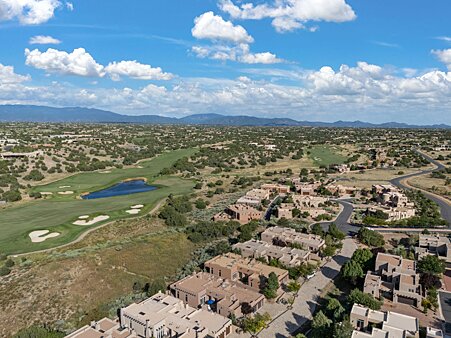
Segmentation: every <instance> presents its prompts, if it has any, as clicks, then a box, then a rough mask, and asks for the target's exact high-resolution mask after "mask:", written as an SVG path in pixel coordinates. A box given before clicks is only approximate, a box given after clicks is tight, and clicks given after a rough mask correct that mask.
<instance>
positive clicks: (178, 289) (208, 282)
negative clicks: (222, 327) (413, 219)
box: [170, 272, 265, 318]
mask: <svg viewBox="0 0 451 338" xmlns="http://www.w3.org/2000/svg"><path fill="white" fill-rule="evenodd" d="M170 290H171V293H172V295H173V296H175V297H177V298H178V299H181V300H182V301H184V302H185V303H187V304H188V305H189V306H192V307H195V308H199V307H208V308H210V309H212V310H213V311H215V312H216V313H218V314H220V315H222V316H225V317H229V316H230V315H234V316H235V317H236V318H240V317H241V316H242V315H243V314H247V312H248V311H249V309H250V311H251V312H256V311H258V310H259V309H260V308H261V307H262V306H263V304H264V301H265V297H264V296H263V295H262V294H260V293H258V292H256V291H255V290H253V289H251V288H250V287H248V286H246V285H245V284H243V283H241V282H232V281H230V280H227V279H224V278H220V277H217V276H215V275H212V274H210V273H207V272H198V273H195V274H193V275H191V276H188V277H185V278H183V279H182V280H180V281H178V282H175V283H173V284H172V285H171V286H170ZM243 308H246V310H244V313H243Z"/></svg>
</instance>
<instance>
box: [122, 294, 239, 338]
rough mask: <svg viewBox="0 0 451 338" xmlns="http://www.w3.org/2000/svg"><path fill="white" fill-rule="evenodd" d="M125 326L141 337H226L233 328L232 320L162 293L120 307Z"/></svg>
mask: <svg viewBox="0 0 451 338" xmlns="http://www.w3.org/2000/svg"><path fill="white" fill-rule="evenodd" d="M119 318H120V325H121V327H122V328H124V329H127V330H129V331H133V332H135V333H136V335H137V336H138V337H144V338H148V337H155V338H163V337H177V338H178V337H186V338H188V337H199V338H202V337H214V338H225V337H227V336H228V335H229V334H230V333H231V331H232V328H231V326H232V322H231V320H230V319H228V318H226V317H223V316H221V315H218V314H216V313H213V312H210V311H206V310H202V309H195V308H193V307H191V306H189V305H188V304H185V303H184V302H183V301H181V300H180V299H177V298H175V297H173V296H170V295H165V294H163V293H161V292H159V293H157V294H156V295H154V296H152V297H150V298H148V299H146V300H144V301H142V302H141V303H138V304H136V303H135V304H131V305H129V306H127V307H125V308H122V309H121V310H120V317H119Z"/></svg>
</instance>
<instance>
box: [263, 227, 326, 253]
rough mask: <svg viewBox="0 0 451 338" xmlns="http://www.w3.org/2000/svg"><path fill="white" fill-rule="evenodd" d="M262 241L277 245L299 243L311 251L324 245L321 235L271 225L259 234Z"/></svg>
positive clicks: (315, 250) (316, 250) (317, 249)
mask: <svg viewBox="0 0 451 338" xmlns="http://www.w3.org/2000/svg"><path fill="white" fill-rule="evenodd" d="M261 239H262V241H264V242H266V243H270V244H275V245H279V246H289V245H290V244H298V245H301V246H302V247H303V248H304V249H305V250H309V251H312V252H318V251H319V250H321V248H323V247H324V246H325V245H326V242H325V241H324V239H322V238H321V236H317V235H312V234H304V233H301V232H296V230H295V229H292V228H284V227H279V226H275V227H271V228H267V229H266V230H265V231H264V232H263V233H262V234H261Z"/></svg>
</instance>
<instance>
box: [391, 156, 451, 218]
mask: <svg viewBox="0 0 451 338" xmlns="http://www.w3.org/2000/svg"><path fill="white" fill-rule="evenodd" d="M416 152H417V153H418V154H420V155H421V156H423V157H424V158H425V159H426V160H428V161H429V162H430V163H432V164H434V165H435V166H436V168H434V169H426V170H422V171H420V172H417V173H413V174H409V175H404V176H400V177H396V178H394V179H392V180H390V183H391V184H393V185H395V186H397V187H398V188H401V189H405V190H412V189H415V188H412V187H410V186H408V185H406V184H404V183H403V181H404V180H406V179H409V178H412V177H416V176H421V175H424V174H430V173H432V172H434V171H438V170H441V169H444V168H445V166H444V165H443V164H441V163H440V162H438V161H436V160H434V159H433V158H431V157H430V156H428V155H425V154H423V153H421V152H419V151H418V150H416ZM422 192H423V194H424V195H425V196H426V197H427V198H428V199H430V200H431V201H434V202H435V203H437V204H438V206H439V207H440V213H441V215H442V217H443V219H445V220H446V221H447V222H448V226H451V205H450V203H449V202H447V201H446V200H444V199H442V198H440V197H438V196H437V195H434V194H431V193H429V192H426V191H424V190H422Z"/></svg>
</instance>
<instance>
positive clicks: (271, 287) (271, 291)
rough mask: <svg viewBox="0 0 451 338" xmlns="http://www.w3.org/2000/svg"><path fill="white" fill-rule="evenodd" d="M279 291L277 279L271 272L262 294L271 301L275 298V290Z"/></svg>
mask: <svg viewBox="0 0 451 338" xmlns="http://www.w3.org/2000/svg"><path fill="white" fill-rule="evenodd" d="M278 289H279V278H277V275H276V274H275V273H274V272H271V273H270V274H269V276H268V280H267V281H266V285H265V288H264V290H263V294H264V295H265V297H266V298H268V299H273V298H276V297H277V290H278Z"/></svg>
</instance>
